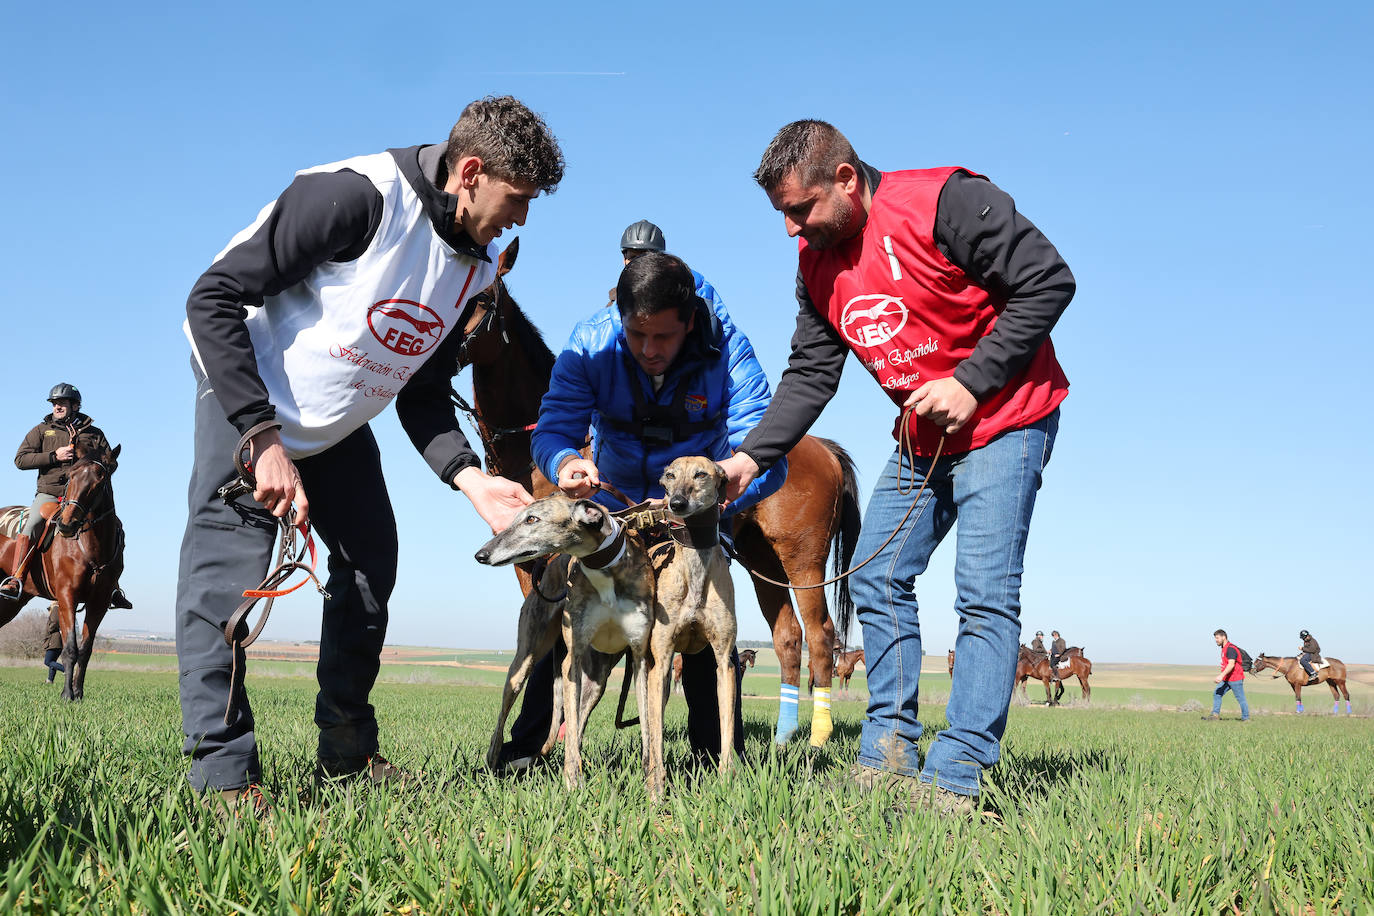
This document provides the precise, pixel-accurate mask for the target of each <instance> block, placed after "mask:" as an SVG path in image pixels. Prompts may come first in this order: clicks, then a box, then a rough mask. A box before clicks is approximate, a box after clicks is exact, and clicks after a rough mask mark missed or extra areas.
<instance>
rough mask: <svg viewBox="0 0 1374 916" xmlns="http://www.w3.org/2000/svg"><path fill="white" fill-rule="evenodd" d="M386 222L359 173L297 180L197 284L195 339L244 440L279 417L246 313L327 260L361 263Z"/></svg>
mask: <svg viewBox="0 0 1374 916" xmlns="http://www.w3.org/2000/svg"><path fill="white" fill-rule="evenodd" d="M381 219H382V196H381V194H380V193H379V192H378V191H377V189H376V187H374V186H373V184H372V182H371V181H369V180H368V179H367V178H365V177H363V176H362V175H360V174H358V173H357V172H354V171H352V170H350V169H341V170H340V171H337V172H315V173H311V174H308V175H298V176H297V177H296V179H295V181H293V182H291V185H290V186H289V187H288V188H287V189H286V190H285V191H283V192H282V194H281V196H280V197H279V198H277V200H276V202H275V203H274V204H273V205H272V209H271V212H270V213H268V215H267V217H266V218H265V219H264V220H263V221H262V222H261V224H259V225H258V226H257V228H256V229H255V230H254V232H253V233H252V234H251V235H249V236H248V237H247V238H244V239H242V240H240V241H239V242H238V243H237V244H235V245H234V246H233V247H232V248H230V249H229V250H227V251H226V252H225V253H224V255H223V256H222V257H221V258H220V259H219V260H217V261H216V262H215V263H214V264H212V265H211V266H210V269H209V270H207V271H206V272H205V273H204V274H202V275H201V277H200V279H199V280H198V281H196V284H195V286H194V287H193V288H192V290H191V295H190V297H189V298H188V299H187V301H186V317H187V319H188V321H189V324H190V329H191V337H192V339H193V340H194V341H195V345H196V351H197V352H198V353H199V354H200V359H201V363H202V364H203V366H204V368H205V374H206V375H207V376H208V377H209V379H210V381H211V383H212V384H213V385H214V386H215V395H216V396H217V397H218V398H219V401H220V404H221V405H222V406H223V407H224V412H225V415H226V416H227V417H228V418H229V422H231V423H232V424H234V427H235V428H236V429H238V431H239V432H240V433H244V432H247V431H248V430H249V429H250V428H252V427H253V426H255V425H257V424H258V423H261V422H263V421H264V420H271V419H272V418H273V417H275V416H276V410H275V409H274V408H273V406H272V404H270V403H269V402H268V399H267V387H266V386H265V385H264V384H263V382H262V379H261V377H259V375H258V368H257V361H256V360H255V359H254V356H253V342H252V340H251V338H250V337H249V335H248V327H247V326H246V325H245V324H244V319H245V318H246V317H247V314H248V313H247V310H246V308H245V307H246V306H249V305H261V304H262V302H263V298H264V297H265V296H272V295H275V294H277V293H279V292H281V291H282V290H284V289H286V288H287V287H289V286H292V285H293V284H295V283H299V282H300V281H301V280H303V279H304V278H305V277H306V276H308V275H309V274H310V272H311V271H312V270H314V269H315V268H316V267H317V266H319V265H320V264H323V263H324V262H326V261H331V260H332V261H350V260H353V259H355V258H357V257H358V256H359V255H360V254H362V253H363V252H364V251H366V250H367V246H368V245H369V244H371V242H372V236H373V234H374V233H375V232H376V231H377V226H378V225H379V224H380V223H381Z"/></svg>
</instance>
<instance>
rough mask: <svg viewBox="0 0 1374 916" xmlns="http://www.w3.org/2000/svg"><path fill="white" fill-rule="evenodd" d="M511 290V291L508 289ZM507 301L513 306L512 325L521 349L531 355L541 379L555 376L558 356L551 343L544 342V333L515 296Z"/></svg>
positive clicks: (530, 358)
mask: <svg viewBox="0 0 1374 916" xmlns="http://www.w3.org/2000/svg"><path fill="white" fill-rule="evenodd" d="M507 292H509V291H507ZM507 301H508V302H509V303H510V307H511V319H512V320H511V323H510V324H511V327H512V328H513V329H514V331H515V336H516V339H517V340H518V342H519V344H520V350H521V351H522V352H523V353H524V354H525V355H526V356H527V357H529V361H530V363H531V364H532V366H533V369H534V371H535V372H536V373H538V375H539V377H540V378H541V379H544V380H547V379H549V378H551V377H552V376H553V364H554V361H555V359H556V358H557V357H555V356H554V355H553V351H552V350H550V349H549V345H548V344H547V343H545V342H544V335H543V334H542V333H540V331H539V329H538V328H537V327H535V326H534V322H532V321H530V318H529V316H528V315H526V314H525V310H524V309H522V308H520V305H519V303H517V302H516V301H515V299H514V298H513V297H508V298H507Z"/></svg>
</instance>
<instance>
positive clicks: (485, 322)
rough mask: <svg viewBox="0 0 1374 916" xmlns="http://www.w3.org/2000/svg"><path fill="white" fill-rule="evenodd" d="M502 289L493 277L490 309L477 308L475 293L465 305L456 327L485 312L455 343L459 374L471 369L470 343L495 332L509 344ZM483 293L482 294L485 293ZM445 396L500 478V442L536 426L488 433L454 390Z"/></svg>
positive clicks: (489, 429) (531, 424)
mask: <svg viewBox="0 0 1374 916" xmlns="http://www.w3.org/2000/svg"><path fill="white" fill-rule="evenodd" d="M504 285H505V284H504V283H502V282H501V278H500V277H497V278H496V281H495V282H494V283H493V284H492V290H493V292H492V296H491V304H490V305H484V306H479V305H478V299H480V298H481V296H482V293H478V294H477V295H476V296H473V297H472V298H471V299H469V300H468V305H469V306H470V308H469V309H467V310H465V312H464V314H463V316H462V319H460V324H466V322H467V321H468V320H470V318H471V313H472V312H475V311H476V310H477V309H478V308H479V307H480V308H484V309H486V314H485V315H483V316H482V318H481V319H480V320H479V321H478V322H477V323H476V324H474V325H473V326H472V330H470V331H467V332H466V333H464V334H463V339H462V340H461V341H460V342H459V343H458V369H459V371H461V370H462V369H463V368H464V367H465V366H470V365H472V361H471V359H470V356H469V353H468V350H469V347H470V346H471V345H472V342H473V341H474V340H477V339H478V338H479V337H482V336H484V335H487V334H490V333H493V332H494V331H496V332H499V333H500V334H501V339H502V340H503V341H504V342H505V343H507V344H509V343H510V332H509V331H508V330H507V329H506V318H505V315H504V314H503V313H502V311H501V289H502V287H503V286H504ZM483 292H485V290H484V291H483ZM448 393H449V398H450V400H452V401H453V404H454V406H456V407H457V408H458V409H459V410H461V411H462V412H463V413H465V414H467V416H468V419H469V420H470V421H471V422H472V425H473V427H474V428H475V429H476V430H477V435H478V436H480V437H481V439H482V448H483V450H484V451H485V452H486V457H487V467H488V469H490V470H491V472H492V473H493V474H497V475H501V474H502V469H501V465H500V462H499V461H497V457H496V447H497V445H499V444H500V442H501V440H502V439H504V438H506V437H507V436H514V435H517V434H519V433H532V432H534V427H535V426H536V424H535V423H528V424H526V425H523V426H500V427H496V428H495V429H492V428H490V427H488V426H487V423H486V420H484V419H483V418H482V414H481V413H480V412H479V411H478V410H477V408H476V407H474V406H473V405H471V404H469V403H468V402H467V399H466V398H464V397H463V396H462V395H461V394H459V393H458V391H457V389H455V388H454V387H453V386H452V385H450V386H449V392H448ZM533 467H534V464H533V462H531V463H530V468H528V469H527V470H529V469H533Z"/></svg>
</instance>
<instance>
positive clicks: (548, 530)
mask: <svg viewBox="0 0 1374 916" xmlns="http://www.w3.org/2000/svg"><path fill="white" fill-rule="evenodd" d="M551 553H564V554H568V555H570V556H572V557H574V558H576V559H574V560H572V561H569V562H568V575H567V579H566V581H567V583H568V590H567V596H566V600H561V598H562V596H558V598H556V599H555V600H550V599H548V598H545V597H543V595H541V594H540V589H539V588H535V589H533V590H531V592H530V594H529V597H528V598H526V600H525V603H524V606H522V607H521V609H520V624H519V633H518V636H517V641H516V650H515V660H514V661H512V662H511V666H510V673H509V675H508V676H507V678H506V685H505V689H504V690H503V692H502V697H501V713H500V716H499V717H498V719H497V722H496V731H495V732H494V733H493V734H492V737H491V746H490V748H489V749H488V751H487V765H488V766H491V767H492V768H495V766H496V761H497V757H498V755H499V754H500V752H501V740H502V738H503V736H504V734H505V726H506V717H507V716H508V715H509V714H510V709H511V706H512V704H513V703H514V702H515V697H516V695H517V694H518V693H519V692H520V689H521V688H522V687H523V686H524V684H525V679H526V678H527V677H528V676H529V672H530V668H531V666H532V663H533V661H534V660H535V659H536V658H539V657H540V656H541V655H543V654H544V653H545V652H547V651H548V650H549V649H550V648H551V647H552V644H553V638H552V634H551V633H550V630H551V626H550V624H551V622H552V620H553V619H555V618H556V616H557V614H558V611H559V610H560V609H561V611H562V619H563V640H564V643H565V644H566V645H567V647H568V654H567V657H566V658H565V659H564V660H563V718H564V720H565V721H566V722H567V725H568V730H567V735H566V737H565V739H564V740H565V751H564V761H563V776H564V778H565V779H566V780H567V783H568V785H569V786H573V785H576V784H577V783H578V782H579V780H580V779H581V776H582V731H583V728H584V727H585V725H586V722H587V715H588V714H589V713H590V712H591V709H592V707H593V706H595V705H596V702H597V701H598V700H599V699H601V695H602V693H603V692H604V691H605V689H606V680H607V678H609V677H610V674H611V670H612V669H613V668H614V667H615V663H616V662H617V661H619V660H620V655H621V653H623V652H624V651H625V650H626V649H628V650H629V652H630V658H631V661H630V663H631V665H632V666H633V670H634V671H635V672H636V675H637V677H636V698H637V700H638V701H639V708H640V709H641V710H644V709H647V708H649V707H650V706H651V705H652V704H650V703H649V702H648V698H649V693H648V692H647V689H648V688H647V685H648V683H649V681H648V677H647V673H646V665H647V662H648V650H649V634H650V627H651V625H652V621H653V613H654V576H653V570H652V567H650V565H649V557H648V554H647V553H646V552H645V549H644V545H643V543H642V542H641V541H640V540H639V537H638V536H637V535H635V534H631V533H630V532H628V531H627V530H626V528H625V527H624V525H622V524H621V523H620V522H619V521H617V520H616V519H615V518H613V517H612V516H611V515H610V513H609V512H608V511H607V509H606V508H605V507H604V506H602V505H600V504H599V503H596V502H593V501H592V500H590V499H579V500H576V501H574V500H571V499H569V498H568V497H566V496H564V495H562V494H559V493H556V494H554V495H553V496H549V497H546V498H544V499H541V500H538V501H537V502H534V503H531V504H530V505H528V506H526V507H525V508H524V509H523V510H522V511H521V512H520V513H519V514H518V515H516V517H515V520H514V521H512V522H511V524H510V525H509V526H508V527H507V528H506V529H505V530H504V531H502V532H501V533H500V534H498V535H496V537H494V538H492V539H491V540H490V541H488V542H487V543H486V544H485V545H483V547H482V549H481V550H479V551H477V562H479V563H483V564H487V565H489V566H505V565H507V564H510V563H522V562H525V561H527V560H533V559H535V558H536V557H541V556H545V555H547V554H551ZM562 568H563V566H562V563H561V562H558V563H555V564H552V565H551V566H550V571H549V573H548V574H546V575H545V576H544V580H543V581H544V582H545V583H553V582H561V581H564V580H563V579H562V577H561V576H558V575H556V574H554V573H557V572H559V571H561V570H562ZM550 588H551V586H550V585H548V584H546V585H545V586H544V589H545V590H550ZM555 632H556V631H555ZM731 639H732V641H733V635H732V636H731ZM641 718H642V719H643V722H642V725H641V728H640V741H641V749H642V751H643V754H644V762H645V766H646V767H650V765H651V761H653V760H657V761H658V765H659V766H660V767H661V766H662V747H663V733H662V728H663V717H662V715H659V716H658V717H657V718H654V719H650V718H649V717H645V716H641ZM655 729H657V731H655ZM654 746H657V747H658V748H659V752H658V757H657V758H654V757H651V748H652V747H654ZM655 784H657V785H660V786H661V785H662V775H661V773H660V774H659V775H658V777H657V782H655V779H654V774H653V772H652V769H651V771H650V786H651V787H652V786H654V785H655Z"/></svg>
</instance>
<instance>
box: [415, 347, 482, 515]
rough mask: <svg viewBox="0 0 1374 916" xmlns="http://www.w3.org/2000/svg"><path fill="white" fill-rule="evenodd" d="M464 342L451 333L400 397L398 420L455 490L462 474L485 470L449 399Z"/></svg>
mask: <svg viewBox="0 0 1374 916" xmlns="http://www.w3.org/2000/svg"><path fill="white" fill-rule="evenodd" d="M462 340H463V335H462V332H461V329H459V328H455V329H454V330H453V331H451V332H450V333H449V335H448V336H447V337H445V338H444V342H443V343H441V344H440V345H439V349H438V350H436V351H434V355H433V356H431V357H430V358H429V359H428V360H427V361H426V362H425V364H424V365H423V366H421V367H420V369H419V371H417V372H416V373H415V374H414V375H412V376H411V377H410V378H409V379H407V380H406V383H405V385H404V386H403V387H402V388H401V392H400V394H398V395H397V396H396V416H398V417H399V418H400V420H401V428H402V429H404V430H405V431H406V435H407V436H409V437H410V441H411V443H412V444H413V445H414V446H415V450H416V451H418V452H419V453H420V454H421V455H422V456H423V457H424V459H425V463H426V464H428V465H429V466H430V468H431V469H432V470H433V471H434V473H436V474H438V475H439V479H440V480H442V481H443V482H444V483H446V484H448V485H449V486H450V487H453V488H454V489H455V490H456V489H458V488H457V487H456V486H455V485H454V483H453V478H454V476H455V475H456V474H457V473H458V472H459V471H461V470H463V469H464V468H469V467H479V468H480V467H481V466H482V461H481V459H479V458H478V457H477V454H476V453H475V452H474V451H473V450H472V447H471V446H470V445H469V444H468V440H467V437H466V436H464V435H463V431H462V429H461V428H460V427H459V426H458V414H457V412H456V411H455V410H454V406H453V400H452V398H450V397H449V391H450V389H451V387H452V384H453V377H454V376H455V375H457V374H458V368H459V367H458V347H459V345H460V344H461V343H462Z"/></svg>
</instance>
